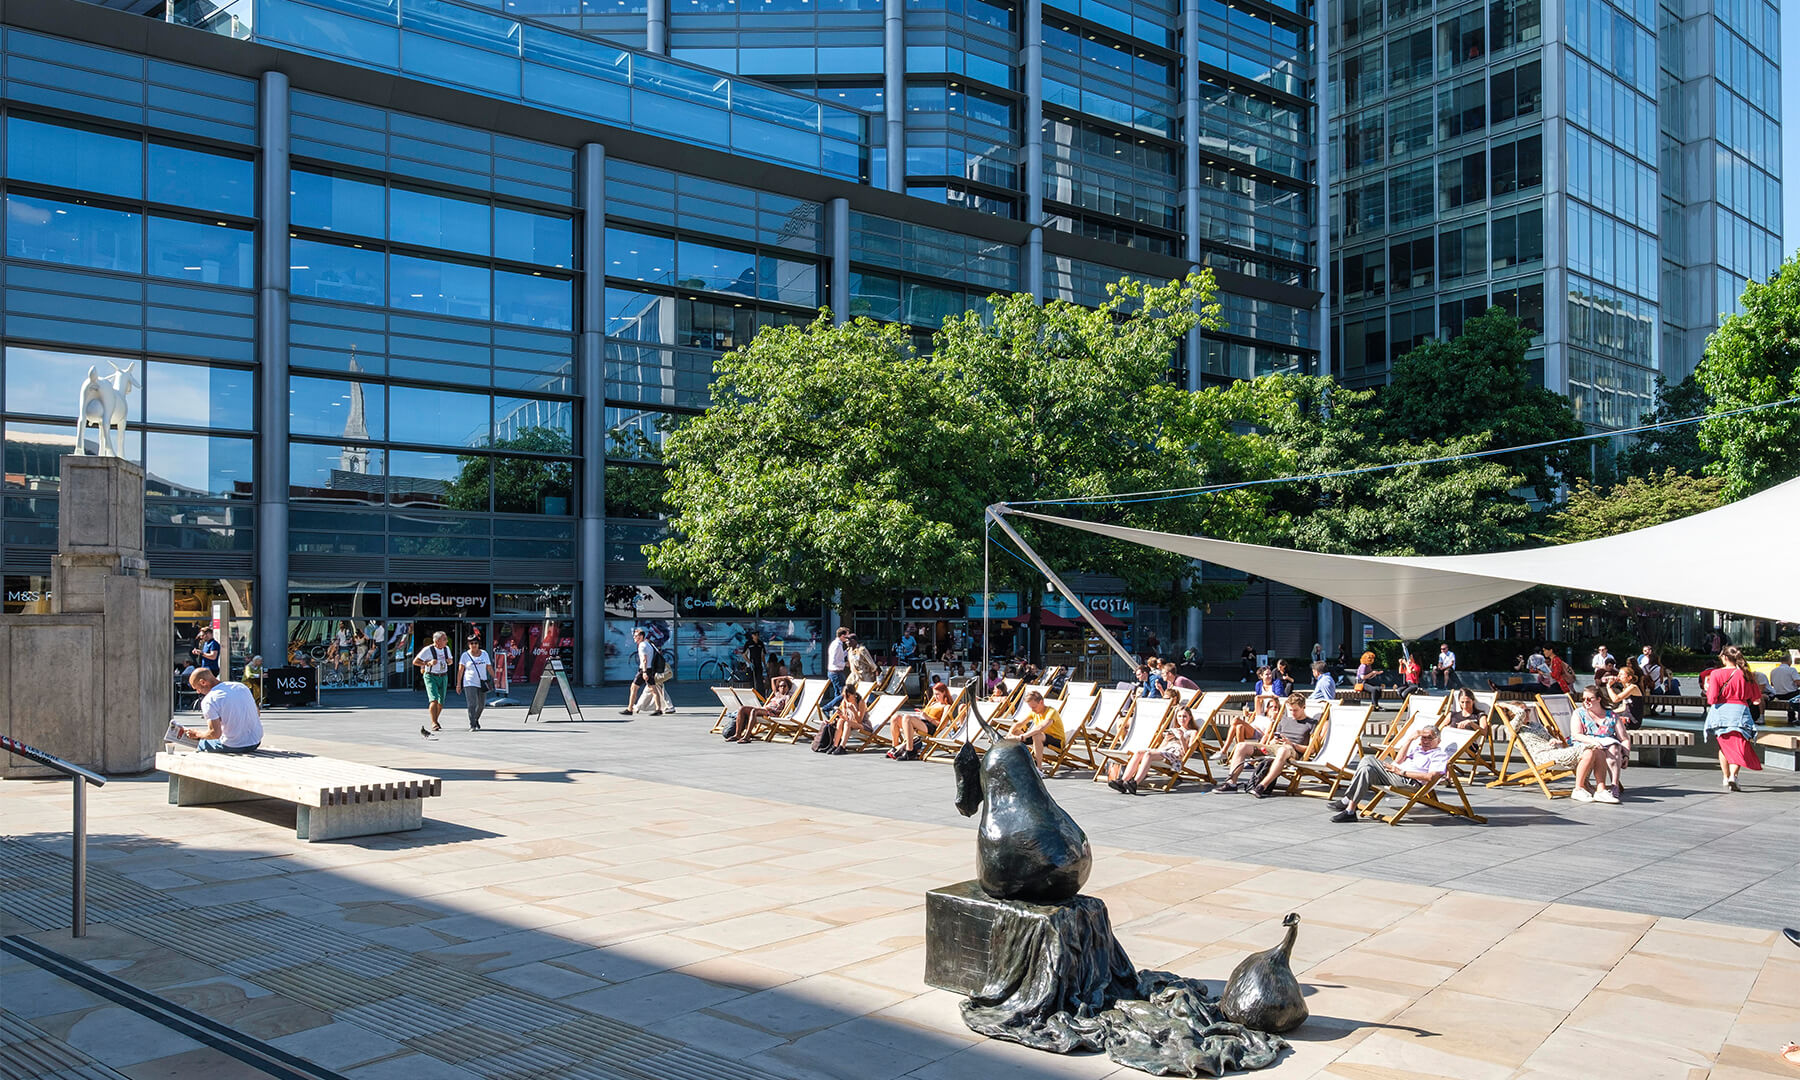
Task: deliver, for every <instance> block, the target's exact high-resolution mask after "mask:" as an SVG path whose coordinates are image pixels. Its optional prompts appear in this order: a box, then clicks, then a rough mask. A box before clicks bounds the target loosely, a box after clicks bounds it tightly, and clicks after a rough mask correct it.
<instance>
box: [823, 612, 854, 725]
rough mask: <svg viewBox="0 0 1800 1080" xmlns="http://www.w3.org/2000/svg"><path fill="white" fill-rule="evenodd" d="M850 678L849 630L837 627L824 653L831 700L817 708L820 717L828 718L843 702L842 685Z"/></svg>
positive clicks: (844, 627)
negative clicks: (835, 633)
mask: <svg viewBox="0 0 1800 1080" xmlns="http://www.w3.org/2000/svg"><path fill="white" fill-rule="evenodd" d="M849 676H850V628H849V627H848V626H840V627H838V631H837V637H836V638H834V639H832V642H831V648H829V649H827V650H826V651H825V677H826V678H827V679H830V680H831V699H830V700H828V701H826V702H825V703H824V704H823V705H820V706H819V713H820V715H822V716H830V715H831V710H833V709H835V708H837V705H838V702H840V701H842V700H844V683H845V681H846V680H847V679H848V678H849Z"/></svg>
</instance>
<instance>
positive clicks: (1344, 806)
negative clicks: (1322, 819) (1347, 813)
mask: <svg viewBox="0 0 1800 1080" xmlns="http://www.w3.org/2000/svg"><path fill="white" fill-rule="evenodd" d="M1325 805H1326V806H1328V807H1330V808H1331V809H1333V810H1337V811H1344V810H1348V809H1350V804H1349V803H1347V802H1345V801H1344V800H1342V799H1333V800H1331V801H1330V802H1328V803H1326V804H1325Z"/></svg>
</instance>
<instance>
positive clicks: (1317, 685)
mask: <svg viewBox="0 0 1800 1080" xmlns="http://www.w3.org/2000/svg"><path fill="white" fill-rule="evenodd" d="M1312 670H1313V692H1312V700H1314V701H1336V700H1337V680H1336V679H1334V678H1332V677H1331V669H1330V668H1329V667H1327V666H1326V665H1325V661H1323V660H1320V661H1319V662H1317V663H1315V664H1314V665H1313V666H1312Z"/></svg>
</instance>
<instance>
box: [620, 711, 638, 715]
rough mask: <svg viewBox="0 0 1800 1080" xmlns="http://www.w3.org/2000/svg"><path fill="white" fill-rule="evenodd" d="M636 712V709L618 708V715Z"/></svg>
mask: <svg viewBox="0 0 1800 1080" xmlns="http://www.w3.org/2000/svg"><path fill="white" fill-rule="evenodd" d="M636 712H637V710H636V709H620V710H619V715H620V716H631V715H632V714H634V713H636Z"/></svg>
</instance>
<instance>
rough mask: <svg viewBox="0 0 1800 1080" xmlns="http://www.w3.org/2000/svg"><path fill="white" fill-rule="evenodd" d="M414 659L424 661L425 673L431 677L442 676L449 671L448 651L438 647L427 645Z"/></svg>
mask: <svg viewBox="0 0 1800 1080" xmlns="http://www.w3.org/2000/svg"><path fill="white" fill-rule="evenodd" d="M414 659H417V660H423V661H425V671H426V672H427V673H428V674H431V675H444V674H447V673H448V672H449V671H450V650H449V649H446V648H443V647H442V646H439V645H427V646H425V647H424V648H423V649H420V650H419V655H418V656H417V657H415V658H414Z"/></svg>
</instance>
